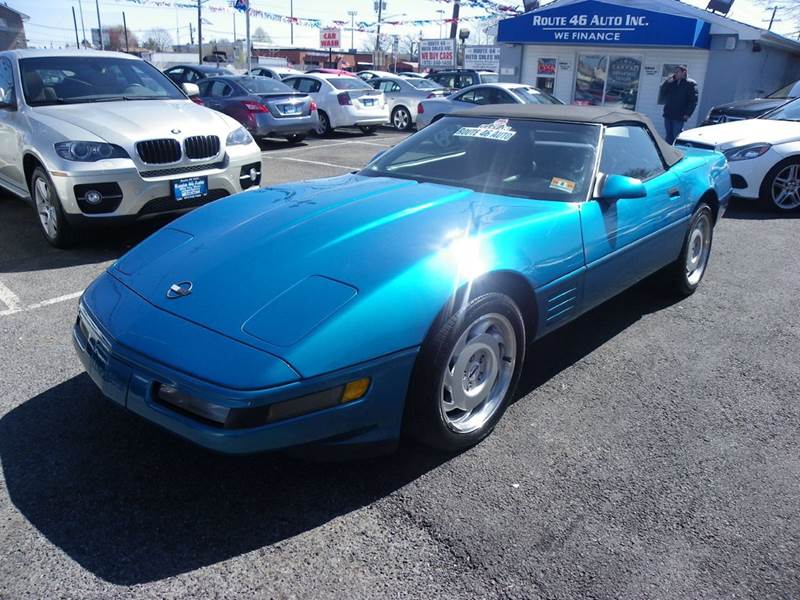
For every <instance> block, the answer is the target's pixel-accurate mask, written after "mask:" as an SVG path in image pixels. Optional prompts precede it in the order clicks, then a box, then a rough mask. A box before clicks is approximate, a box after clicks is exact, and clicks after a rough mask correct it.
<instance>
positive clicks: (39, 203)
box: [33, 177, 58, 239]
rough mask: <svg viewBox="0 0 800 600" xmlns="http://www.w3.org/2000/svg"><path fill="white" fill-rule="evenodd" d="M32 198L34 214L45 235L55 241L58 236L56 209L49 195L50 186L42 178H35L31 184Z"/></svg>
mask: <svg viewBox="0 0 800 600" xmlns="http://www.w3.org/2000/svg"><path fill="white" fill-rule="evenodd" d="M33 197H34V200H35V202H36V212H37V213H38V214H39V222H40V223H41V225H42V229H43V230H44V232H45V235H47V237H49V238H50V239H55V238H56V236H57V235H58V208H57V207H56V205H55V203H54V202H53V196H52V194H51V193H50V184H49V182H48V181H47V180H46V179H44V178H43V177H37V178H36V179H35V180H34V182H33Z"/></svg>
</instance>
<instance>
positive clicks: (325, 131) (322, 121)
mask: <svg viewBox="0 0 800 600" xmlns="http://www.w3.org/2000/svg"><path fill="white" fill-rule="evenodd" d="M317 118H319V125H318V126H317V128H316V129H315V130H314V132H315V133H316V134H317V135H318V136H319V137H326V136H329V135H330V134H332V133H333V127H331V120H330V119H329V118H328V113H326V112H325V111H324V110H318V111H317Z"/></svg>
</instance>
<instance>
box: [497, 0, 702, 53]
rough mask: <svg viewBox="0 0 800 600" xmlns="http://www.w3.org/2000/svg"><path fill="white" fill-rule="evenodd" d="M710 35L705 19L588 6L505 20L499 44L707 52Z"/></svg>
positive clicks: (603, 5)
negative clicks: (678, 48)
mask: <svg viewBox="0 0 800 600" xmlns="http://www.w3.org/2000/svg"><path fill="white" fill-rule="evenodd" d="M710 30H711V24H710V23H708V22H707V21H703V20H702V19H694V18H691V17H681V16H678V15H670V14H664V13H658V12H653V11H650V10H642V9H638V8H631V7H626V6H620V5H618V4H609V3H606V2H597V1H596V0H586V1H585V2H576V3H574V4H567V5H562V6H556V7H554V8H549V9H548V8H543V9H539V10H535V11H532V12H529V13H525V14H524V15H520V16H518V17H512V18H510V19H504V20H503V21H500V23H499V26H498V31H497V41H498V42H505V43H507V44H508V43H517V44H593V45H594V44H608V45H627V46H688V47H692V48H709V47H710V45H711V34H710Z"/></svg>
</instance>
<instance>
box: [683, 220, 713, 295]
mask: <svg viewBox="0 0 800 600" xmlns="http://www.w3.org/2000/svg"><path fill="white" fill-rule="evenodd" d="M687 244H688V247H687V249H686V281H687V282H688V283H689V285H692V286H695V285H697V284H698V283H699V282H700V280H701V279H702V278H703V273H705V270H706V265H708V257H709V255H710V254H711V219H710V217H709V215H708V214H707V212H704V213H701V214H700V216H699V217H698V218H697V220H696V221H695V222H694V225H693V226H692V230H691V231H690V232H689V239H688V241H687Z"/></svg>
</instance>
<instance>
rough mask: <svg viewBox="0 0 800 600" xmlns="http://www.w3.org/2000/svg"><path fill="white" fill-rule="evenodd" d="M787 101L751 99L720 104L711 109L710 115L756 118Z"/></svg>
mask: <svg viewBox="0 0 800 600" xmlns="http://www.w3.org/2000/svg"><path fill="white" fill-rule="evenodd" d="M786 102H788V100H785V99H783V100H782V99H779V98H753V99H750V100H738V101H736V102H728V103H727V104H720V105H718V106H715V107H714V108H712V109H711V112H712V113H720V112H721V113H725V114H726V115H731V116H737V117H751V118H752V117H757V116H758V115H763V114H764V113H765V112H767V111H770V110H772V109H773V108H778V107H779V106H782V105H783V104H786Z"/></svg>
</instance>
